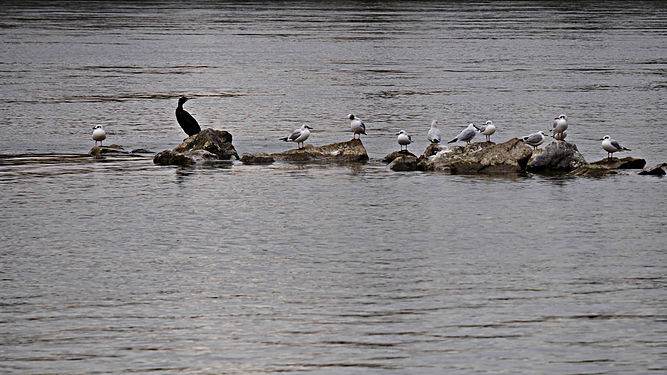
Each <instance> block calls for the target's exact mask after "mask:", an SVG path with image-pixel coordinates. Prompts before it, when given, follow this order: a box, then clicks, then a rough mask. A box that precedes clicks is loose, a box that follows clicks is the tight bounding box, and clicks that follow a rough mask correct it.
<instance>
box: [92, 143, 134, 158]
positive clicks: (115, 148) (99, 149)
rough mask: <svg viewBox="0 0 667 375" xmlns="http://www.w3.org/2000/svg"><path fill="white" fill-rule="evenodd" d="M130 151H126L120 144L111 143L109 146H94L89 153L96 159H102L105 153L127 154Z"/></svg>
mask: <svg viewBox="0 0 667 375" xmlns="http://www.w3.org/2000/svg"><path fill="white" fill-rule="evenodd" d="M126 154H129V152H127V151H125V150H124V149H123V147H122V146H119V145H109V146H94V147H93V148H91V149H90V151H89V152H88V155H90V156H92V157H94V158H95V159H102V158H103V157H104V155H126Z"/></svg>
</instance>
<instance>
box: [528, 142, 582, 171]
mask: <svg viewBox="0 0 667 375" xmlns="http://www.w3.org/2000/svg"><path fill="white" fill-rule="evenodd" d="M586 164H587V163H586V159H584V156H583V155H582V154H581V153H580V152H579V150H578V149H577V145H575V144H573V143H568V142H565V141H553V142H551V143H549V144H548V145H547V146H546V147H544V148H542V149H541V150H535V152H534V153H533V156H532V157H531V158H530V160H529V161H528V166H527V167H526V170H528V172H533V173H552V172H557V173H562V172H571V171H573V170H575V169H577V168H579V167H582V166H584V165H586Z"/></svg>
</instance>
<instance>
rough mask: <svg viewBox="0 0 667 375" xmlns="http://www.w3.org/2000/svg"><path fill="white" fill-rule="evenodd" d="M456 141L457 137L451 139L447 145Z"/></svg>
mask: <svg viewBox="0 0 667 375" xmlns="http://www.w3.org/2000/svg"><path fill="white" fill-rule="evenodd" d="M458 139H459V137H456V138H454V139H452V140H451V141H449V142H447V143H454V142H456V141H457V140H458Z"/></svg>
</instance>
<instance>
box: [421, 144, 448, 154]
mask: <svg viewBox="0 0 667 375" xmlns="http://www.w3.org/2000/svg"><path fill="white" fill-rule="evenodd" d="M446 148H447V146H445V145H443V144H440V143H430V144H429V145H428V146H427V147H426V149H425V150H424V153H423V154H422V156H423V157H429V156H433V155H435V154H437V153H438V152H440V151H442V150H444V149H446Z"/></svg>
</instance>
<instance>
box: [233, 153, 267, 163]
mask: <svg viewBox="0 0 667 375" xmlns="http://www.w3.org/2000/svg"><path fill="white" fill-rule="evenodd" d="M241 161H242V162H243V163H244V164H271V163H273V162H274V161H276V159H274V158H273V156H271V155H269V154H266V153H263V152H260V153H256V154H248V153H246V154H243V155H242V156H241Z"/></svg>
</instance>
